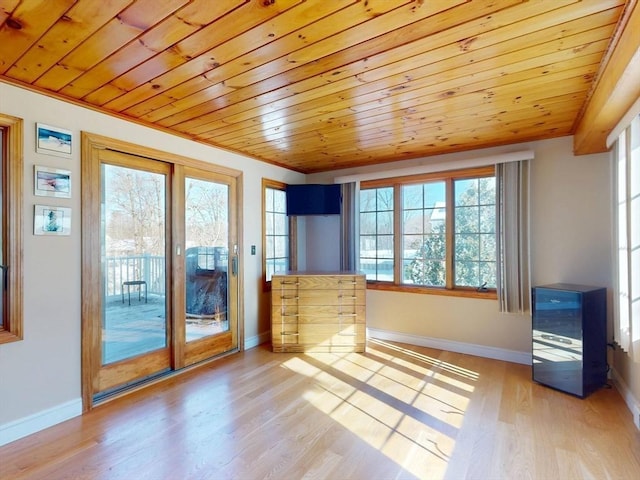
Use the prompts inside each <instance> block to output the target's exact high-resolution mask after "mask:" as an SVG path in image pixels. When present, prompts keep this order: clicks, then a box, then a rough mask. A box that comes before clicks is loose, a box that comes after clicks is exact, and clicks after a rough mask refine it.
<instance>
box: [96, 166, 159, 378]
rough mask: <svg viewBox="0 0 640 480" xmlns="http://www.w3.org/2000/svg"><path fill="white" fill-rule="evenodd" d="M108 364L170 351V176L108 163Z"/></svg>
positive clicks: (105, 356) (104, 351)
mask: <svg viewBox="0 0 640 480" xmlns="http://www.w3.org/2000/svg"><path fill="white" fill-rule="evenodd" d="M102 178H103V181H104V183H103V185H104V196H103V199H104V202H103V208H102V211H103V212H104V213H103V215H104V218H103V221H102V225H103V246H104V263H103V269H104V270H103V278H104V282H105V291H104V303H103V305H104V306H105V308H104V324H103V334H102V364H103V365H105V364H108V363H113V362H118V361H121V360H125V359H128V358H131V357H135V356H137V355H141V354H144V353H148V352H151V351H154V350H158V349H161V348H166V347H167V318H166V310H167V305H166V295H165V292H166V281H165V278H166V275H165V270H166V269H165V251H166V240H165V231H166V227H165V216H166V208H165V197H166V191H165V183H166V179H165V175H163V174H159V173H153V172H145V171H141V170H135V169H131V168H125V167H120V166H116V165H103V176H102Z"/></svg>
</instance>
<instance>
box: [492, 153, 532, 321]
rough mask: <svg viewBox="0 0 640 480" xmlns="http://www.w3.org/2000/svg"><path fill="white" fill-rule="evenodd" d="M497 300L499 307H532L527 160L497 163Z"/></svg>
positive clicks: (509, 310) (512, 310)
mask: <svg viewBox="0 0 640 480" xmlns="http://www.w3.org/2000/svg"><path fill="white" fill-rule="evenodd" d="M496 181H497V197H498V198H497V202H496V203H497V209H498V212H497V213H498V235H497V241H498V267H497V273H498V279H497V280H498V282H497V283H498V284H497V290H498V302H499V305H500V311H501V312H505V313H525V312H529V311H530V310H531V281H530V268H529V160H522V161H518V162H507V163H500V164H497V165H496Z"/></svg>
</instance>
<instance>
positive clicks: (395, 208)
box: [360, 167, 497, 292]
mask: <svg viewBox="0 0 640 480" xmlns="http://www.w3.org/2000/svg"><path fill="white" fill-rule="evenodd" d="M394 200H395V202H394ZM394 225H395V228H394ZM496 257H497V252H496V182H495V173H494V169H493V167H483V168H481V169H473V170H465V171H457V172H450V173H445V174H442V173H439V174H430V175H422V176H417V177H404V178H402V179H390V180H388V181H386V182H383V181H380V180H376V181H372V182H363V183H362V184H361V190H360V269H361V270H362V271H364V272H365V273H366V274H367V280H369V281H373V282H388V283H391V284H393V285H396V286H398V287H403V286H406V287H424V288H427V289H428V288H434V289H440V290H442V289H446V290H454V289H461V290H464V289H467V290H471V289H472V290H474V291H476V290H479V291H481V292H484V291H486V289H495V287H496ZM382 284H383V283H381V285H382Z"/></svg>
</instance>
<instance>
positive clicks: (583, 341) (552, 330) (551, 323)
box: [532, 283, 607, 398]
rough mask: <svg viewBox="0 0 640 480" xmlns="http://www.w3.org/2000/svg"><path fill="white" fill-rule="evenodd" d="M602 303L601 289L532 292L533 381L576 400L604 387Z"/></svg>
mask: <svg viewBox="0 0 640 480" xmlns="http://www.w3.org/2000/svg"><path fill="white" fill-rule="evenodd" d="M606 301H607V290H606V289H605V288H598V287H589V286H585V285H573V284H568V283H556V284H553V285H544V286H539V287H534V288H533V289H532V303H533V358H532V362H533V380H534V381H536V382H538V383H541V384H543V385H547V386H549V387H552V388H555V389H557V390H561V391H563V392H566V393H570V394H573V395H576V396H578V397H582V398H584V397H586V396H587V395H589V394H590V393H591V392H593V391H594V390H597V389H598V388H600V387H602V386H603V385H604V384H605V383H606V381H607V308H606Z"/></svg>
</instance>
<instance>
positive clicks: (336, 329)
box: [271, 324, 365, 345]
mask: <svg viewBox="0 0 640 480" xmlns="http://www.w3.org/2000/svg"><path fill="white" fill-rule="evenodd" d="M271 335H272V338H273V340H276V339H277V340H278V341H279V343H282V344H284V343H298V344H318V345H353V344H356V343H362V342H364V338H365V326H364V325H361V324H358V325H342V326H341V325H308V324H307V325H297V328H296V326H295V325H291V326H288V325H279V324H274V325H273V327H272V329H271Z"/></svg>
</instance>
